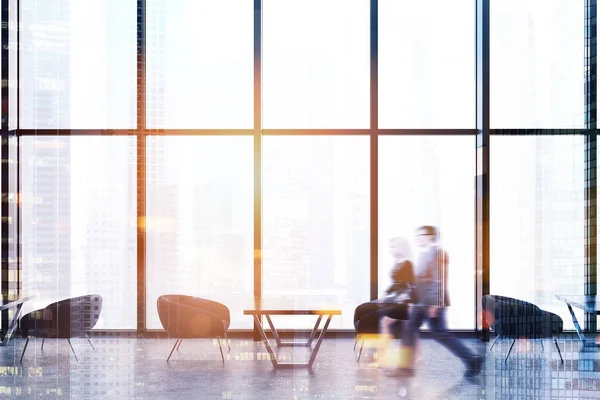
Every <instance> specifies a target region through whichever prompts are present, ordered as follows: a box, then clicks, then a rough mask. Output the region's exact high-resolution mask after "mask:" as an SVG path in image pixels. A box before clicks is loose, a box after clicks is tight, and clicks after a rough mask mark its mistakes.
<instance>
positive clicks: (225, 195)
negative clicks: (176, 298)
mask: <svg viewBox="0 0 600 400" xmlns="http://www.w3.org/2000/svg"><path fill="white" fill-rule="evenodd" d="M146 151H147V156H148V165H147V177H148V183H147V188H146V190H147V220H146V229H147V236H146V240H147V247H146V257H147V258H146V263H147V267H146V268H147V270H146V285H147V288H146V290H147V294H146V299H147V304H148V308H147V313H146V318H147V327H148V328H149V329H162V328H163V326H162V324H161V323H160V319H159V317H158V311H157V309H156V301H157V299H158V297H159V296H161V295H164V294H184V295H190V296H196V297H202V298H206V299H209V300H214V301H218V302H221V303H223V304H225V305H226V306H227V307H229V310H230V312H231V328H233V329H239V328H244V329H249V328H252V326H253V320H252V317H250V316H244V315H243V309H244V307H245V306H246V304H248V302H249V301H250V302H251V300H252V298H253V290H254V284H253V282H254V236H253V235H254V228H253V227H254V213H253V210H254V208H253V204H254V203H253V201H254V183H253V182H254V169H253V159H254V156H253V155H254V153H253V138H252V137H250V136H248V137H245V136H244V137H242V136H235V137H208V136H203V137H184V136H180V137H149V138H148V139H147V149H146ZM224 154H227V157H224V156H223V155H224Z"/></svg>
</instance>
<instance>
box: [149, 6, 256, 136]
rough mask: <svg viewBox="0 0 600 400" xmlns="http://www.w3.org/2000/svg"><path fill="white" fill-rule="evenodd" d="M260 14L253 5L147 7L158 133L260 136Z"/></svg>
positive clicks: (152, 110)
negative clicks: (256, 57) (254, 132)
mask: <svg viewBox="0 0 600 400" xmlns="http://www.w3.org/2000/svg"><path fill="white" fill-rule="evenodd" d="M253 13H254V6H253V2H252V1H247V0H219V1H213V0H168V1H167V0H147V1H146V18H147V31H146V32H147V33H146V43H147V48H146V57H147V58H146V60H147V61H146V62H147V64H146V66H147V71H146V78H147V80H146V82H147V91H146V118H147V127H148V128H151V129H155V128H156V129H161V128H165V129H217V128H222V129H244V128H245V129H252V127H253V126H254V119H253V118H254V91H253V90H254V78H253V64H254V61H253V51H254V39H253V36H252V35H253V31H254V27H253Z"/></svg>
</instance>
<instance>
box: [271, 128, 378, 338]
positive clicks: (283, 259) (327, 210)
mask: <svg viewBox="0 0 600 400" xmlns="http://www.w3.org/2000/svg"><path fill="white" fill-rule="evenodd" d="M368 149H369V138H368V137H367V136H364V137H363V136H361V137H339V136H335V137H334V136H304V137H296V136H294V137H289V136H287V137H283V136H267V137H265V138H264V139H263V153H264V156H263V294H264V295H265V296H296V297H297V298H303V297H308V296H311V297H315V296H326V297H335V298H337V301H338V302H339V303H340V304H341V307H342V316H341V317H339V316H335V317H333V319H332V320H331V325H330V326H331V327H332V328H343V329H353V327H354V321H353V315H354V309H355V307H356V306H357V305H359V304H360V303H362V302H365V301H368V300H369V253H370V252H369V237H370V235H369V225H370V223H369V221H370V220H369V150H368ZM315 319H316V318H312V317H297V316H292V317H281V318H273V320H274V322H275V324H276V326H278V327H291V328H312V327H313V325H314V320H315Z"/></svg>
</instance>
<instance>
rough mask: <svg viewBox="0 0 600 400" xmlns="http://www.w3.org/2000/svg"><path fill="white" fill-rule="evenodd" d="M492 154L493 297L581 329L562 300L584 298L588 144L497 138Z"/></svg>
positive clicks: (561, 138) (559, 138)
mask: <svg viewBox="0 0 600 400" xmlns="http://www.w3.org/2000/svg"><path fill="white" fill-rule="evenodd" d="M490 149H491V154H490V162H491V164H490V170H491V172H490V176H492V177H493V179H492V180H491V181H490V268H491V271H490V273H491V275H490V292H491V293H493V294H498V295H505V296H509V297H516V298H519V299H523V300H526V301H531V302H533V303H535V304H536V305H538V306H539V307H540V308H542V309H545V310H548V311H551V312H553V313H556V314H558V315H560V316H561V317H562V319H563V322H564V326H565V329H573V322H572V319H571V315H570V313H569V310H568V309H567V307H566V306H565V304H564V303H562V302H560V301H558V300H556V298H555V295H557V294H562V295H583V294H584V293H583V289H584V271H585V269H584V265H585V259H584V257H585V254H584V250H585V247H584V245H585V238H584V233H585V230H584V226H585V214H584V212H585V207H584V206H585V202H584V188H585V186H584V173H583V170H584V159H583V154H584V153H583V151H584V138H583V136H523V137H511V136H493V137H492V138H491V143H490ZM575 310H576V311H575V312H576V313H577V314H578V315H577V319H578V320H579V321H580V323H581V322H582V321H583V312H582V311H581V310H578V309H575Z"/></svg>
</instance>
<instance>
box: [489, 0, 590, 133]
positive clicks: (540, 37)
mask: <svg viewBox="0 0 600 400" xmlns="http://www.w3.org/2000/svg"><path fill="white" fill-rule="evenodd" d="M584 18H585V15H584V2H583V1H573V0H491V1H490V48H491V50H490V107H491V109H490V125H491V127H492V128H582V127H584V104H585V98H584V57H585V54H584V50H585V49H584V26H585V22H584Z"/></svg>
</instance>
